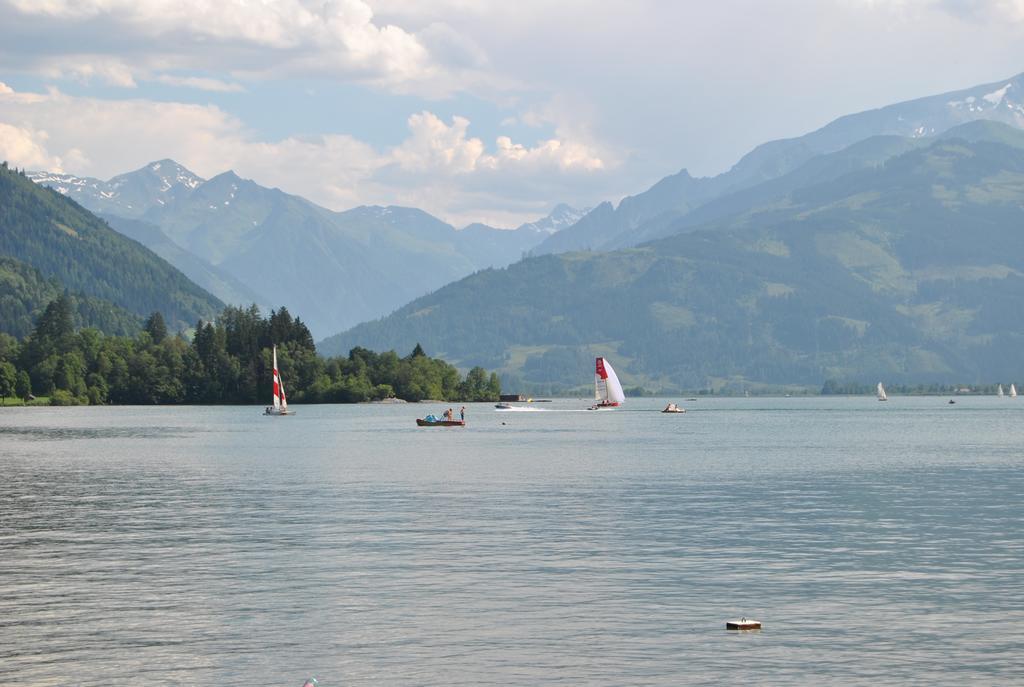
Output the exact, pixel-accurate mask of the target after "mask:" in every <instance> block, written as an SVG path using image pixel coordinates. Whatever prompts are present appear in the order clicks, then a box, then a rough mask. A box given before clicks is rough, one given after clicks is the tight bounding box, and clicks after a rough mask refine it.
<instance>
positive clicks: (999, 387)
mask: <svg viewBox="0 0 1024 687" xmlns="http://www.w3.org/2000/svg"><path fill="white" fill-rule="evenodd" d="M996 396H999V397H1000V398H1002V397H1003V385H1002V384H999V385H997V386H996Z"/></svg>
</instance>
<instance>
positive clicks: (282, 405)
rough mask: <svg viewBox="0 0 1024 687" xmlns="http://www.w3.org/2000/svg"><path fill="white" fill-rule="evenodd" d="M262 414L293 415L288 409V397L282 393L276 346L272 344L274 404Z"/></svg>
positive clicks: (282, 385)
mask: <svg viewBox="0 0 1024 687" xmlns="http://www.w3.org/2000/svg"><path fill="white" fill-rule="evenodd" d="M263 413H264V415H294V414H295V413H293V412H291V411H290V410H288V398H287V397H286V396H285V395H284V382H283V381H282V380H281V372H280V371H279V370H278V369H277V346H274V405H272V406H268V407H267V409H266V410H264V411H263Z"/></svg>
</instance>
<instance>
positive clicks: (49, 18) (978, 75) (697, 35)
mask: <svg viewBox="0 0 1024 687" xmlns="http://www.w3.org/2000/svg"><path fill="white" fill-rule="evenodd" d="M1022 71H1024V0H774V1H773V2H760V1H759V0H749V1H742V2H741V1H739V0H717V1H714V2H712V1H710V0H708V1H706V2H690V1H686V0H678V1H674V0H590V1H588V2H584V1H583V0H557V1H556V0H543V1H542V0H516V1H515V2H508V1H498V0H493V1H492V0H262V1H260V0H0V158H4V159H7V160H9V161H10V162H11V163H12V164H14V165H16V166H18V167H26V168H29V169H49V170H53V171H65V172H70V173H74V174H80V175H88V176H96V177H100V178H104V179H106V178H109V177H111V176H113V175H115V174H119V173H122V172H125V171H129V170H133V169H137V168H139V167H141V166H143V165H144V164H146V163H147V162H149V161H152V160H157V159H162V158H173V159H175V160H177V161H178V162H181V163H182V164H184V165H185V166H187V167H189V168H190V169H192V170H193V171H194V172H196V173H198V174H200V175H203V176H206V177H210V176H213V175H216V174H218V173H220V172H222V171H225V170H228V169H233V170H235V171H236V172H238V173H239V174H240V175H242V176H244V177H247V178H252V179H254V180H256V181H257V182H258V183H260V184H263V185H266V186H277V187H280V188H282V189H284V190H285V191H289V192H293V193H298V194H300V195H304V196H306V197H308V198H310V199H311V200H314V201H316V202H318V203H321V204H323V205H325V206H327V207H330V208H334V209H339V210H341V209H347V208H351V207H354V206H357V205H362V204H381V205H388V204H396V205H410V206H416V207H422V208H424V209H426V210H428V211H429V212H432V213H434V214H436V215H438V216H439V217H441V218H443V219H445V220H447V221H450V222H452V223H454V224H456V225H458V226H461V225H464V224H466V223H469V222H471V221H485V222H488V223H491V224H495V225H498V226H513V225H515V224H517V223H518V222H520V221H523V220H526V219H532V218H535V217H537V216H540V215H543V214H545V213H546V212H547V211H549V210H550V208H551V207H552V206H553V205H554V204H556V203H558V202H563V201H564V202H569V203H571V204H574V205H577V206H585V205H593V204H595V203H597V202H599V201H601V200H605V199H608V200H613V201H615V200H618V199H620V198H621V197H622V196H624V195H629V194H633V193H637V192H639V191H642V190H644V189H645V188H647V187H648V186H649V185H650V184H652V183H653V182H655V181H657V180H658V179H659V178H661V177H663V176H665V175H667V174H671V173H675V172H677V171H679V169H681V168H683V167H686V168H688V169H689V170H690V172H691V173H693V174H695V175H710V174H716V173H718V172H721V171H724V170H726V169H728V168H729V167H730V166H731V165H732V164H733V163H735V162H736V160H737V159H738V158H739V157H740V156H741V155H742V154H743V153H745V152H747V151H748V150H749V149H750V148H752V147H753V146H754V145H756V144H758V143H761V142H763V141H765V140H769V139H774V138H782V137H788V136H795V135H799V134H802V133H806V132H807V131H810V130H813V129H815V128H817V127H819V126H822V125H824V124H825V123H827V122H828V121H829V120H831V119H833V118H835V117H837V116H840V115H843V114H847V113H850V112H855V111H860V110H864V109H870V108H873V107H879V106H882V105H885V104H888V103H891V102H896V101H900V100H907V99H910V98H914V97H919V96H924V95H930V94H934V93H940V92H943V91H948V90H954V89H958V88H964V87H968V86H973V85H976V84H979V83H987V82H991V81H998V80H1000V79H1005V78H1007V77H1009V76H1012V75H1015V74H1017V73H1020V72H1022Z"/></svg>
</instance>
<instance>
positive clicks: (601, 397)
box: [594, 358, 626, 406]
mask: <svg viewBox="0 0 1024 687" xmlns="http://www.w3.org/2000/svg"><path fill="white" fill-rule="evenodd" d="M594 399H595V400H597V404H598V405H605V406H617V405H619V404H620V403H622V402H624V401H625V400H626V394H624V393H623V392H622V384H620V383H619V377H618V375H616V374H615V370H613V369H612V365H611V363H609V362H608V361H607V360H605V359H604V358H598V359H597V363H596V368H595V370H594Z"/></svg>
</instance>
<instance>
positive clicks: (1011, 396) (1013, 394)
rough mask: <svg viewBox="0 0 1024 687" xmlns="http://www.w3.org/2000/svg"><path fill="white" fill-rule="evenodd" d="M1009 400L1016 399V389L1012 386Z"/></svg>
mask: <svg viewBox="0 0 1024 687" xmlns="http://www.w3.org/2000/svg"><path fill="white" fill-rule="evenodd" d="M1010 398H1017V387H1016V386H1014V385H1013V384H1011V385H1010Z"/></svg>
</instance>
